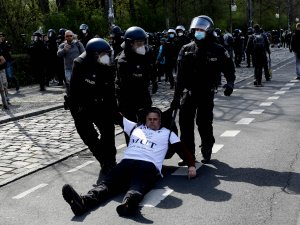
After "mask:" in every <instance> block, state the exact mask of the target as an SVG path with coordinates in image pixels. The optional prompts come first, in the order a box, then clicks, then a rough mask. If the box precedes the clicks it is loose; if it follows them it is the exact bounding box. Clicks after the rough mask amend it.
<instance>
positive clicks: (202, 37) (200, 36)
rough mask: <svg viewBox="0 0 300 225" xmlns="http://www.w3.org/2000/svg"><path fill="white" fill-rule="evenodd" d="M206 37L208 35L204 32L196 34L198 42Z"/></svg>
mask: <svg viewBox="0 0 300 225" xmlns="http://www.w3.org/2000/svg"><path fill="white" fill-rule="evenodd" d="M205 36H206V34H205V32H204V31H196V32H195V38H196V40H198V41H200V40H202V39H204V38H205Z"/></svg>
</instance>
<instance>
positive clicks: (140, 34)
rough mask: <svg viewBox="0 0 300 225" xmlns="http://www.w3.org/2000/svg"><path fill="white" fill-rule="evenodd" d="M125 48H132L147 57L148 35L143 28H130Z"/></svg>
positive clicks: (126, 34)
mask: <svg viewBox="0 0 300 225" xmlns="http://www.w3.org/2000/svg"><path fill="white" fill-rule="evenodd" d="M124 40H125V47H126V48H132V50H133V51H135V52H136V53H137V54H139V55H145V53H146V48H145V44H146V43H147V40H148V34H147V33H146V32H145V30H144V29H142V28H141V27H136V26H133V27H130V28H128V29H127V30H126V32H125V34H124Z"/></svg>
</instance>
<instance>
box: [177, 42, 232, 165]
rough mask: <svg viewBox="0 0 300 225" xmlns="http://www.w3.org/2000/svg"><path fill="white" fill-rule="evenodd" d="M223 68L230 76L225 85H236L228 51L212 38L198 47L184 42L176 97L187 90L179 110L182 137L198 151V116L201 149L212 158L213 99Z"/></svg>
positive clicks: (226, 75)
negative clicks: (196, 132) (196, 136)
mask: <svg viewBox="0 0 300 225" xmlns="http://www.w3.org/2000/svg"><path fill="white" fill-rule="evenodd" d="M220 72H223V74H224V76H225V78H226V80H227V84H226V85H228V84H229V85H230V86H231V87H232V88H233V84H234V81H235V74H234V73H235V70H234V64H233V61H232V59H231V58H230V55H229V53H228V52H227V51H226V50H225V49H224V48H223V47H222V46H221V45H220V44H217V43H216V42H214V41H212V40H206V41H205V42H204V43H202V45H201V46H199V47H197V44H196V43H195V42H194V41H193V42H191V43H190V44H188V45H185V46H183V48H182V49H181V51H180V53H179V55H178V71H177V85H176V89H175V95H174V100H175V101H176V100H178V98H180V96H181V95H182V94H183V91H184V89H186V90H187V92H186V93H185V94H184V96H183V101H182V105H181V108H180V112H179V125H180V131H181V132H180V133H181V137H180V138H181V141H182V142H183V143H184V144H185V145H187V147H188V149H190V150H191V151H192V154H193V155H195V137H194V120H195V116H196V124H197V126H198V131H199V134H200V137H201V141H202V148H201V152H202V155H203V157H204V159H207V160H209V159H210V156H211V153H212V147H213V145H214V142H215V139H214V136H213V126H212V123H213V108H214V101H213V99H214V94H215V90H216V87H217V85H218V75H219V74H220ZM224 93H225V92H224ZM230 94H231V93H230ZM230 94H229V95H230ZM174 100H173V101H174Z"/></svg>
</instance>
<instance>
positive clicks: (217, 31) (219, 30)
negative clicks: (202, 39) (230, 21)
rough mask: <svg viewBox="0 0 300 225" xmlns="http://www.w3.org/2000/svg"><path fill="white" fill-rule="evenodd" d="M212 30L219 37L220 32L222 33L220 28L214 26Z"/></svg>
mask: <svg viewBox="0 0 300 225" xmlns="http://www.w3.org/2000/svg"><path fill="white" fill-rule="evenodd" d="M214 32H215V34H216V37H220V36H221V33H222V30H221V29H220V28H216V29H215V31H214Z"/></svg>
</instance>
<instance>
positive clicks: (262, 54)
mask: <svg viewBox="0 0 300 225" xmlns="http://www.w3.org/2000/svg"><path fill="white" fill-rule="evenodd" d="M260 38H262V39H263V43H262V44H259V45H260V47H257V45H258V44H256V42H259V41H256V39H257V40H258V39H260ZM247 51H249V52H253V66H254V77H255V81H254V85H262V83H261V80H262V69H263V68H264V73H265V78H266V80H270V74H269V68H268V65H267V64H268V58H267V54H266V53H268V54H269V55H270V54H271V51H270V47H269V41H268V38H267V36H266V35H265V34H264V33H261V32H260V31H259V30H256V31H255V32H254V34H253V35H252V36H251V37H249V39H248V43H247Z"/></svg>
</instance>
